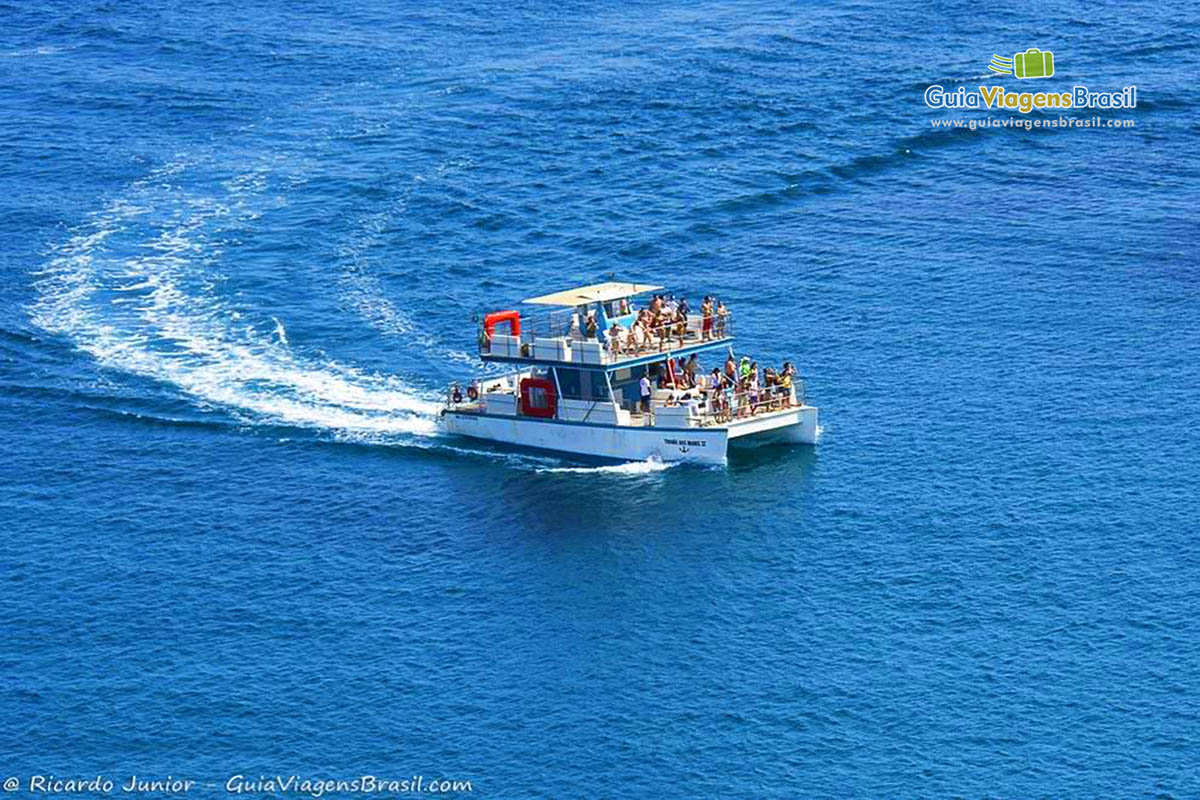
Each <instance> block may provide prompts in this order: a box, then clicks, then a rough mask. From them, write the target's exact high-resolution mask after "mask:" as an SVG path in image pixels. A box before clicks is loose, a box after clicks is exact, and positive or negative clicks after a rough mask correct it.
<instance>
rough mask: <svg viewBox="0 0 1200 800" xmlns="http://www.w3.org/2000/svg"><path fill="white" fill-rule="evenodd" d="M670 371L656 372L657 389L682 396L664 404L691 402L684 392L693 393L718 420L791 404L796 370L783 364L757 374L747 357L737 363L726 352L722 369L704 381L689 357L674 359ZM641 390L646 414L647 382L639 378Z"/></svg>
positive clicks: (697, 366)
mask: <svg viewBox="0 0 1200 800" xmlns="http://www.w3.org/2000/svg"><path fill="white" fill-rule="evenodd" d="M670 367H671V368H670V369H664V370H660V371H659V375H658V388H659V389H675V390H685V392H686V393H685V394H683V395H682V396H679V397H678V399H677V400H676V399H675V398H672V399H671V400H668V403H674V402H677V401H686V400H690V399H693V396H692V395H691V393H690V391H687V390H692V389H694V390H696V391H697V396H698V397H699V398H701V399H703V400H705V401H706V406H707V408H708V410H709V412H710V413H712V414H715V415H717V417H718V419H725V420H728V419H732V418H733V417H734V416H735V415H736V416H738V417H746V416H754V415H755V414H757V413H759V412H760V411H774V410H778V409H781V408H786V407H787V406H788V405H790V404H791V402H792V386H793V383H794V381H795V376H796V367H795V366H794V365H793V364H792V362H790V361H784V362H783V366H782V367H780V368H779V369H778V370H776V369H775V368H774V367H767V368H765V369H763V370H760V369H759V367H758V362H756V361H752V360H751V359H750V357H749V356H742V358H741V361H740V362H739V361H737V360H735V358H734V356H733V353H732V352H730V354H729V357H728V358H727V359H726V360H725V365H724V368H723V369H722V368H720V367H713V369H712V372H711V373H710V374H709V375H708V376H707V377H706V378H701V376H700V361H699V359H698V358H697V357H696V354H695V353H693V354H692V355H691V356H690V357H689V358H687V359H686V360H685V359H683V358H679V359H676V360H675V362H674V363H672V364H671V365H670ZM641 386H642V405H643V407H644V409H645V410H648V405H649V404H648V400H649V386H650V383H649V380H648V378H645V377H643V378H642V385H641Z"/></svg>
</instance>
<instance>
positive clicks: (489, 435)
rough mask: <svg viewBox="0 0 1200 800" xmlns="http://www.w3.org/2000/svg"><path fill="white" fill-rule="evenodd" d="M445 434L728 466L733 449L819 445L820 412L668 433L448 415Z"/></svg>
mask: <svg viewBox="0 0 1200 800" xmlns="http://www.w3.org/2000/svg"><path fill="white" fill-rule="evenodd" d="M443 421H444V424H445V426H446V430H447V431H449V432H450V433H455V434H458V435H460V436H470V437H474V438H477V439H488V440H491V441H494V442H504V443H506V444H514V445H522V446H525V447H535V448H540V449H544V450H557V451H559V452H565V453H573V454H577V455H585V456H592V457H596V458H609V459H617V460H621V461H644V460H646V459H651V458H657V459H660V460H662V461H664V462H666V461H698V462H702V463H709V464H724V463H725V460H726V452H727V449H728V447H729V445H730V444H731V443H732V444H743V443H744V444H765V443H770V442H781V443H782V442H788V443H796V444H815V443H816V440H817V409H816V408H814V407H813V406H807V405H805V406H798V407H796V408H790V409H786V410H783V411H776V412H772V413H769V414H762V415H759V416H754V417H747V418H744V419H735V420H731V421H730V422H728V423H726V424H724V425H720V426H707V427H702V428H701V427H686V428H666V427H659V426H653V425H651V426H644V427H642V426H629V425H596V424H592V423H587V422H568V421H563V420H554V419H534V418H529V417H515V416H507V415H490V414H486V413H479V412H477V411H466V410H464V411H456V410H451V409H448V410H447V411H446V412H445V414H444V416H443Z"/></svg>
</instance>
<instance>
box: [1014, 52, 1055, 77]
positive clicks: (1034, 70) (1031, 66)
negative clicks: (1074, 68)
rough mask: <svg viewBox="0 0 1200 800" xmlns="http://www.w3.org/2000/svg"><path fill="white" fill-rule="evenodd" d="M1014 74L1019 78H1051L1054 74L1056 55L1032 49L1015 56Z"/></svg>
mask: <svg viewBox="0 0 1200 800" xmlns="http://www.w3.org/2000/svg"><path fill="white" fill-rule="evenodd" d="M1013 74H1014V75H1016V76H1017V77H1018V78H1049V77H1050V76H1052V75H1053V74H1054V53H1051V52H1050V51H1049V50H1038V49H1037V48H1036V47H1031V48H1029V49H1028V50H1026V51H1025V52H1024V53H1017V54H1016V55H1014V56H1013Z"/></svg>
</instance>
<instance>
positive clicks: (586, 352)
mask: <svg viewBox="0 0 1200 800" xmlns="http://www.w3.org/2000/svg"><path fill="white" fill-rule="evenodd" d="M572 350H573V351H574V355H575V356H576V358H575V360H576V361H578V362H579V363H580V364H603V363H604V347H603V345H601V344H600V343H599V342H597V341H596V340H594V339H585V340H583V341H582V342H577V343H576V344H575V345H574V346H573V347H572Z"/></svg>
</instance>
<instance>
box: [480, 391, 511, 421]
mask: <svg viewBox="0 0 1200 800" xmlns="http://www.w3.org/2000/svg"><path fill="white" fill-rule="evenodd" d="M483 407H484V410H485V411H487V413H489V414H507V415H509V416H515V415H516V413H517V396H516V395H515V394H507V393H498V392H497V393H493V392H487V393H485V394H484V395H483Z"/></svg>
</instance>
